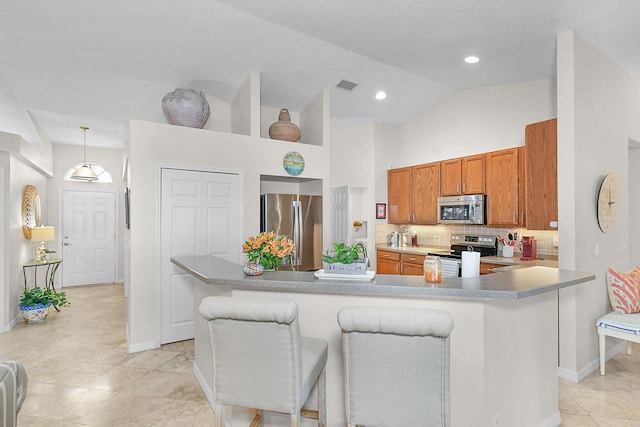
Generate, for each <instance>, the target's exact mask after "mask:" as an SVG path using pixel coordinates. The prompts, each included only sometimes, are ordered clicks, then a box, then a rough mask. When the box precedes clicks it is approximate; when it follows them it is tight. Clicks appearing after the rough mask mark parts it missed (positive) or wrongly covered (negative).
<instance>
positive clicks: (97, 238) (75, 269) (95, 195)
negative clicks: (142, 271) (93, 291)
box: [62, 191, 116, 286]
mask: <svg viewBox="0 0 640 427" xmlns="http://www.w3.org/2000/svg"><path fill="white" fill-rule="evenodd" d="M115 212H116V194H115V193H113V192H98V191H63V192H62V258H63V263H62V286H77V285H91V284H97V283H113V282H114V281H115V274H116V231H115V230H116V228H115V227H116V219H115V218H116V216H115Z"/></svg>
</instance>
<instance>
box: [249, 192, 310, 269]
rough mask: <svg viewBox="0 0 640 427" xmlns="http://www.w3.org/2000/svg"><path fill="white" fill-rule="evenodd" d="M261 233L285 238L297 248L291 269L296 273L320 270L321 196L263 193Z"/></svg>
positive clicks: (261, 197)
mask: <svg viewBox="0 0 640 427" xmlns="http://www.w3.org/2000/svg"><path fill="white" fill-rule="evenodd" d="M260 231H261V232H262V231H274V232H275V233H276V235H279V236H287V237H288V238H289V239H291V240H293V243H294V244H295V245H296V251H295V254H294V256H292V257H291V266H292V268H293V269H294V270H298V271H311V270H318V269H321V268H322V196H306V195H302V194H263V195H262V196H260Z"/></svg>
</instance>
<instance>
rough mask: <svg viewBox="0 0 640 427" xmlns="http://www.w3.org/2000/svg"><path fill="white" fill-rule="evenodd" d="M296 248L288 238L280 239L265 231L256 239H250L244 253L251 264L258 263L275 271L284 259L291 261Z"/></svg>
mask: <svg viewBox="0 0 640 427" xmlns="http://www.w3.org/2000/svg"><path fill="white" fill-rule="evenodd" d="M295 249H296V247H295V245H294V244H293V241H292V240H291V239H288V238H287V237H286V236H281V237H278V236H276V233H274V232H273V231H265V232H263V233H260V234H258V235H257V236H256V237H249V238H248V239H247V241H246V242H244V245H242V251H243V252H244V253H246V254H247V258H249V262H258V263H260V265H262V266H263V267H264V268H265V269H267V270H269V269H275V268H277V267H278V265H280V263H281V262H282V260H283V259H286V260H287V261H288V260H289V258H290V256H291V254H292V253H293V251H295Z"/></svg>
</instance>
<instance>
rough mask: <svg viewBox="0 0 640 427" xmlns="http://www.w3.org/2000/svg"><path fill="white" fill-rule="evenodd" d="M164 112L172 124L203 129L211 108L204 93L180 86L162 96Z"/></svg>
mask: <svg viewBox="0 0 640 427" xmlns="http://www.w3.org/2000/svg"><path fill="white" fill-rule="evenodd" d="M162 112H164V116H165V117H166V118H167V121H168V122H169V123H170V124H172V125H179V126H188V127H192V128H198V129H202V128H203V127H204V125H205V124H206V123H207V120H209V113H210V110H209V103H208V102H207V98H206V97H205V96H204V93H202V92H198V91H196V90H193V89H191V88H188V87H179V88H177V89H176V90H174V91H173V92H169V93H168V94H166V95H165V96H164V98H162Z"/></svg>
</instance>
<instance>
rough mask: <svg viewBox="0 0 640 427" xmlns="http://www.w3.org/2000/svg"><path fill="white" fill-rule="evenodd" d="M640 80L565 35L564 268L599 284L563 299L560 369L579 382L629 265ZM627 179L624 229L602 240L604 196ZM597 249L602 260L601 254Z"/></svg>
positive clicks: (561, 91) (561, 135) (561, 108)
mask: <svg viewBox="0 0 640 427" xmlns="http://www.w3.org/2000/svg"><path fill="white" fill-rule="evenodd" d="M638 117H640V79H639V78H638V77H637V76H634V75H632V74H631V73H630V72H628V71H627V70H625V69H624V68H622V67H621V66H619V65H618V64H616V63H614V62H613V61H612V60H611V59H610V58H608V57H607V56H605V55H604V54H603V53H601V52H600V51H598V50H597V49H595V48H594V47H593V46H591V45H590V44H589V43H588V42H587V41H585V40H584V39H583V38H582V37H580V36H579V35H576V34H574V33H573V32H565V33H561V34H560V35H559V36H558V202H559V204H558V211H559V225H560V227H559V239H560V242H561V244H560V250H559V262H560V267H561V268H567V269H574V270H580V271H591V272H594V273H595V274H596V280H595V281H594V282H591V283H587V284H583V285H580V286H577V287H572V288H569V289H567V290H566V291H565V290H563V291H562V292H561V293H560V304H561V305H560V316H561V321H560V366H561V369H562V371H564V372H565V373H566V374H567V376H569V377H570V376H572V375H575V379H577V380H579V379H581V378H583V377H584V376H585V375H586V374H588V373H589V372H591V370H592V369H594V368H595V366H594V364H595V361H596V359H597V357H598V346H597V334H596V333H595V326H594V325H595V321H596V319H597V318H598V317H599V316H601V315H603V314H605V313H606V312H607V311H608V310H609V306H608V298H607V290H606V278H605V275H606V269H607V267H609V266H611V267H615V268H618V269H621V270H626V269H628V268H629V267H630V263H629V252H628V248H629V235H630V233H629V213H628V205H627V203H628V202H627V201H628V200H629V190H628V189H629V173H628V165H629V162H628V154H629V153H628V142H629V139H630V138H633V139H635V140H638V137H639V136H640V121H639V120H638ZM609 172H616V173H618V174H619V175H620V176H621V177H622V182H623V184H622V187H623V195H622V199H621V203H622V204H623V205H622V206H621V209H620V211H619V216H618V225H617V228H616V229H614V230H613V231H611V232H610V233H607V234H605V233H602V232H601V231H600V229H599V227H598V223H597V218H596V210H595V205H596V194H597V190H598V188H599V184H600V182H601V180H602V178H603V177H604V176H605V175H606V174H607V173H609ZM596 246H597V247H598V252H599V254H596V252H597V251H596Z"/></svg>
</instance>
